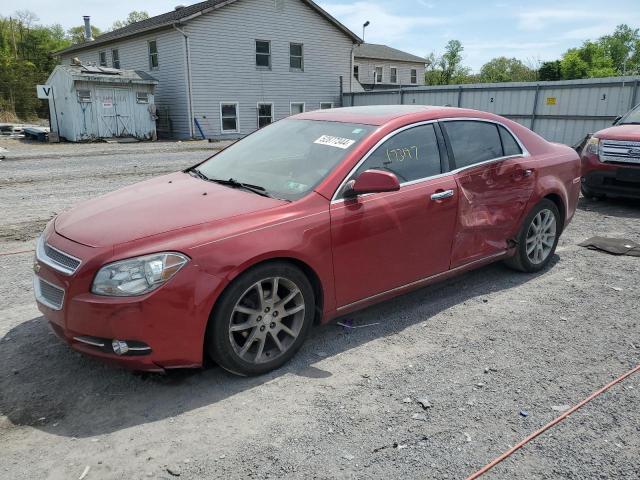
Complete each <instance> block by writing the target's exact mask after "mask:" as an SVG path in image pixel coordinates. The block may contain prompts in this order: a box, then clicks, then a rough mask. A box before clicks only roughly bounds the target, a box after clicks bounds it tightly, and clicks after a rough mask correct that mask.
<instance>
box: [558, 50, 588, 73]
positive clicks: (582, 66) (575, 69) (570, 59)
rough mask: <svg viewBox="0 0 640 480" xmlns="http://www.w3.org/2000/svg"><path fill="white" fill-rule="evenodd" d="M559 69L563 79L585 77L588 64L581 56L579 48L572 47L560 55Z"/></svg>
mask: <svg viewBox="0 0 640 480" xmlns="http://www.w3.org/2000/svg"><path fill="white" fill-rule="evenodd" d="M560 71H561V72H562V78H563V79H564V80H573V79H576V78H586V77H587V72H588V71H589V64H588V63H587V62H586V61H585V60H584V59H583V58H582V55H580V50H579V49H577V48H572V49H570V50H569V51H567V53H565V54H564V55H563V56H562V60H560Z"/></svg>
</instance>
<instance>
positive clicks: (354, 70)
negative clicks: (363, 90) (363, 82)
mask: <svg viewBox="0 0 640 480" xmlns="http://www.w3.org/2000/svg"><path fill="white" fill-rule="evenodd" d="M356 68H357V69H358V75H356ZM352 75H353V78H355V79H356V80H358V81H360V64H359V63H354V64H353V72H352Z"/></svg>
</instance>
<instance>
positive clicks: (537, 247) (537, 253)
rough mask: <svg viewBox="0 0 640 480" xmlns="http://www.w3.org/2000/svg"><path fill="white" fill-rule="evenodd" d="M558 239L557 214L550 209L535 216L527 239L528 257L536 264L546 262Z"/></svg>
mask: <svg viewBox="0 0 640 480" xmlns="http://www.w3.org/2000/svg"><path fill="white" fill-rule="evenodd" d="M555 241H556V216H555V215H554V214H553V212H552V211H551V210H549V209H546V208H545V209H544V210H540V211H539V212H538V214H537V215H536V216H535V217H533V220H532V221H531V225H529V231H528V232H527V239H526V252H527V258H528V259H529V261H530V262H531V263H533V264H534V265H539V264H541V263H542V262H544V261H545V260H546V259H547V257H549V254H550V253H551V250H552V249H553V245H554V243H555Z"/></svg>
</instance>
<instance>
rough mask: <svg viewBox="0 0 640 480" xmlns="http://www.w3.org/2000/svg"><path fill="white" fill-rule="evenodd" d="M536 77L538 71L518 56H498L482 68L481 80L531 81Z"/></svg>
mask: <svg viewBox="0 0 640 480" xmlns="http://www.w3.org/2000/svg"><path fill="white" fill-rule="evenodd" d="M536 79H537V73H536V71H535V70H533V69H531V68H529V67H527V66H526V65H525V64H524V63H523V62H522V61H521V60H518V59H517V58H507V57H497V58H494V59H493V60H490V61H489V62H487V63H485V64H484V65H483V66H482V68H481V69H480V81H481V82H486V83H494V82H531V81H535V80H536Z"/></svg>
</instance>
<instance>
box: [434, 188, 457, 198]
mask: <svg viewBox="0 0 640 480" xmlns="http://www.w3.org/2000/svg"><path fill="white" fill-rule="evenodd" d="M451 197H453V190H445V191H443V192H438V193H434V194H432V195H431V200H444V199H445V198H451Z"/></svg>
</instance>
